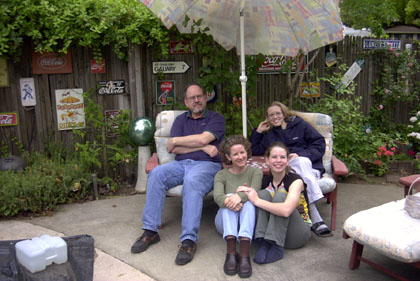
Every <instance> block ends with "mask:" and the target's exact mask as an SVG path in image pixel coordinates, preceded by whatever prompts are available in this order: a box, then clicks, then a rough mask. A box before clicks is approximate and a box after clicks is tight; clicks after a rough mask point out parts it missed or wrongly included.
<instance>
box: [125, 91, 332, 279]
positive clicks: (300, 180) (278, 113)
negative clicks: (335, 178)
mask: <svg viewBox="0 0 420 281" xmlns="http://www.w3.org/2000/svg"><path fill="white" fill-rule="evenodd" d="M184 102H185V105H186V106H187V108H188V109H189V111H188V112H185V113H183V114H181V115H180V116H178V117H177V118H176V119H175V121H174V123H173V126H172V129H171V137H170V138H169V140H168V141H167V144H166V147H167V150H168V152H170V153H174V154H176V156H175V161H172V162H169V163H166V164H163V165H159V166H158V167H156V168H155V169H153V170H152V171H151V172H150V174H149V177H148V180H147V194H146V204H145V207H144V210H143V216H142V222H143V230H144V232H143V234H142V235H141V236H140V237H139V238H138V239H137V240H136V241H135V243H134V244H133V246H132V247H131V252H133V253H141V252H144V251H146V250H147V249H148V248H149V246H150V245H152V244H155V243H157V242H159V241H160V237H159V234H158V230H159V226H160V225H161V223H162V222H161V218H162V212H163V209H164V204H165V198H166V192H167V191H168V189H170V188H173V187H175V186H177V185H180V184H182V185H183V189H182V233H181V236H180V241H181V246H180V248H179V251H178V254H177V256H176V259H175V263H176V264H178V265H185V264H187V263H189V262H190V261H191V260H192V259H193V256H194V253H195V252H196V249H197V241H198V230H199V227H200V221H201V212H202V207H203V198H204V196H205V195H206V194H207V193H209V192H210V191H212V190H213V196H214V200H215V202H216V203H217V205H218V206H219V207H220V208H219V210H218V212H217V214H216V217H215V225H216V229H217V231H218V232H219V233H220V234H221V235H222V236H223V239H224V240H225V241H226V245H227V253H226V259H225V263H224V265H223V269H224V272H225V273H226V274H228V275H234V274H236V273H238V275H239V276H240V277H242V278H246V277H249V276H251V274H252V266H251V262H250V245H251V241H252V240H253V241H255V242H256V243H257V244H258V250H257V252H256V254H255V257H254V262H255V263H258V264H265V263H271V262H275V261H277V260H280V259H282V258H283V254H284V248H287V249H294V248H299V247H302V246H304V245H305V244H306V243H307V242H308V241H309V239H310V237H311V233H310V230H312V231H313V232H314V233H315V234H316V235H318V236H323V237H324V236H331V235H332V232H331V230H330V229H329V228H328V227H327V225H326V224H325V223H324V222H323V220H322V218H321V216H320V214H319V212H318V210H317V208H316V205H315V202H316V201H317V200H319V199H320V198H322V197H323V194H322V191H321V189H320V187H319V185H318V183H317V179H319V178H320V177H321V175H322V173H323V171H324V168H323V165H322V156H323V155H324V152H325V140H324V138H323V137H322V136H321V135H320V134H319V133H318V132H317V131H316V130H315V129H314V128H313V127H312V126H311V125H310V124H309V123H307V122H305V121H304V120H303V119H301V118H300V117H298V116H296V115H294V114H293V111H290V110H289V109H288V108H287V107H286V106H285V105H283V104H282V103H280V102H273V103H272V104H271V105H270V106H269V107H268V108H267V112H266V119H265V120H264V121H262V122H261V123H260V124H259V126H258V128H256V129H254V130H253V132H252V134H251V137H250V139H249V141H248V140H247V139H246V138H244V137H243V136H231V137H226V138H224V136H225V119H224V117H223V116H222V115H221V114H219V113H216V112H213V111H210V110H208V109H207V108H206V104H207V101H206V96H205V94H204V91H203V88H202V87H201V86H200V85H198V84H191V85H188V86H187V87H186V88H185V92H184ZM251 154H253V155H264V156H265V161H266V164H267V166H268V168H269V169H270V175H269V176H263V173H262V171H261V170H260V169H259V168H255V167H251V166H248V165H247V160H248V158H249V157H250V156H251ZM221 162H223V164H224V167H225V168H223V169H222V164H221ZM237 244H239V253H238V251H237Z"/></svg>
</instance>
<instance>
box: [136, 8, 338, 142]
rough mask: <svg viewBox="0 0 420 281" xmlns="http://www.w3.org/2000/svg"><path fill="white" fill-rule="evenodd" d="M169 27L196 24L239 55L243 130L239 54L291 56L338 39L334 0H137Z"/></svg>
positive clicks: (188, 28) (181, 28) (243, 80)
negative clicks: (199, 23)
mask: <svg viewBox="0 0 420 281" xmlns="http://www.w3.org/2000/svg"><path fill="white" fill-rule="evenodd" d="M141 2H142V3H143V4H145V5H146V6H147V7H148V8H149V9H150V10H151V11H152V12H153V13H154V14H156V15H157V16H158V17H159V18H160V19H161V20H162V22H163V24H164V25H165V26H166V27H167V28H168V29H169V28H171V27H172V26H173V25H176V26H177V28H178V30H179V31H180V32H183V33H190V32H191V25H189V26H186V27H184V26H183V25H182V23H183V22H184V19H185V16H188V17H189V18H190V19H191V20H190V24H191V22H192V21H198V20H200V19H201V20H202V22H201V27H208V29H209V30H208V33H209V34H211V35H212V36H213V38H214V40H215V41H217V42H218V43H219V44H220V45H221V46H223V47H224V48H225V49H226V50H230V49H232V48H234V47H236V50H237V52H238V54H240V57H241V75H240V77H239V80H240V81H241V86H242V125H243V134H244V136H245V137H246V136H247V127H246V81H247V76H246V73H245V54H247V55H257V54H260V53H261V54H264V55H282V56H296V55H297V54H298V53H299V51H302V52H303V53H308V52H310V51H312V50H315V49H318V48H320V47H322V46H324V45H328V44H331V43H334V42H337V41H340V40H342V39H343V27H342V23H341V19H340V14H339V9H338V1H337V0H272V1H269V0H224V1H222V0H141Z"/></svg>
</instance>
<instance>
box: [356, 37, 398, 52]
mask: <svg viewBox="0 0 420 281" xmlns="http://www.w3.org/2000/svg"><path fill="white" fill-rule="evenodd" d="M386 48H392V49H394V50H401V40H388V39H363V49H368V50H375V49H386Z"/></svg>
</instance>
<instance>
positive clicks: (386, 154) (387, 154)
mask: <svg viewBox="0 0 420 281" xmlns="http://www.w3.org/2000/svg"><path fill="white" fill-rule="evenodd" d="M385 156H394V152H392V151H390V150H387V151H385Z"/></svg>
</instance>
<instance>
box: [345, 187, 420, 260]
mask: <svg viewBox="0 0 420 281" xmlns="http://www.w3.org/2000/svg"><path fill="white" fill-rule="evenodd" d="M417 196H420V193H417ZM404 203H405V199H402V200H398V201H393V202H389V203H386V204H383V205H381V206H378V207H374V208H371V209H368V210H364V211H361V212H358V213H356V214H354V215H352V216H350V217H349V218H348V219H347V220H346V221H345V222H344V231H345V232H346V233H347V234H348V235H349V236H350V237H352V238H353V239H354V240H356V241H357V242H358V243H360V244H363V245H366V246H369V247H372V248H374V249H375V250H377V251H379V252H380V253H382V254H384V255H385V256H388V257H390V258H392V259H395V260H398V261H401V262H407V263H412V262H418V261H420V235H419V233H420V220H419V219H415V218H412V217H410V216H409V215H408V214H407V212H406V211H405V210H404Z"/></svg>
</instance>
